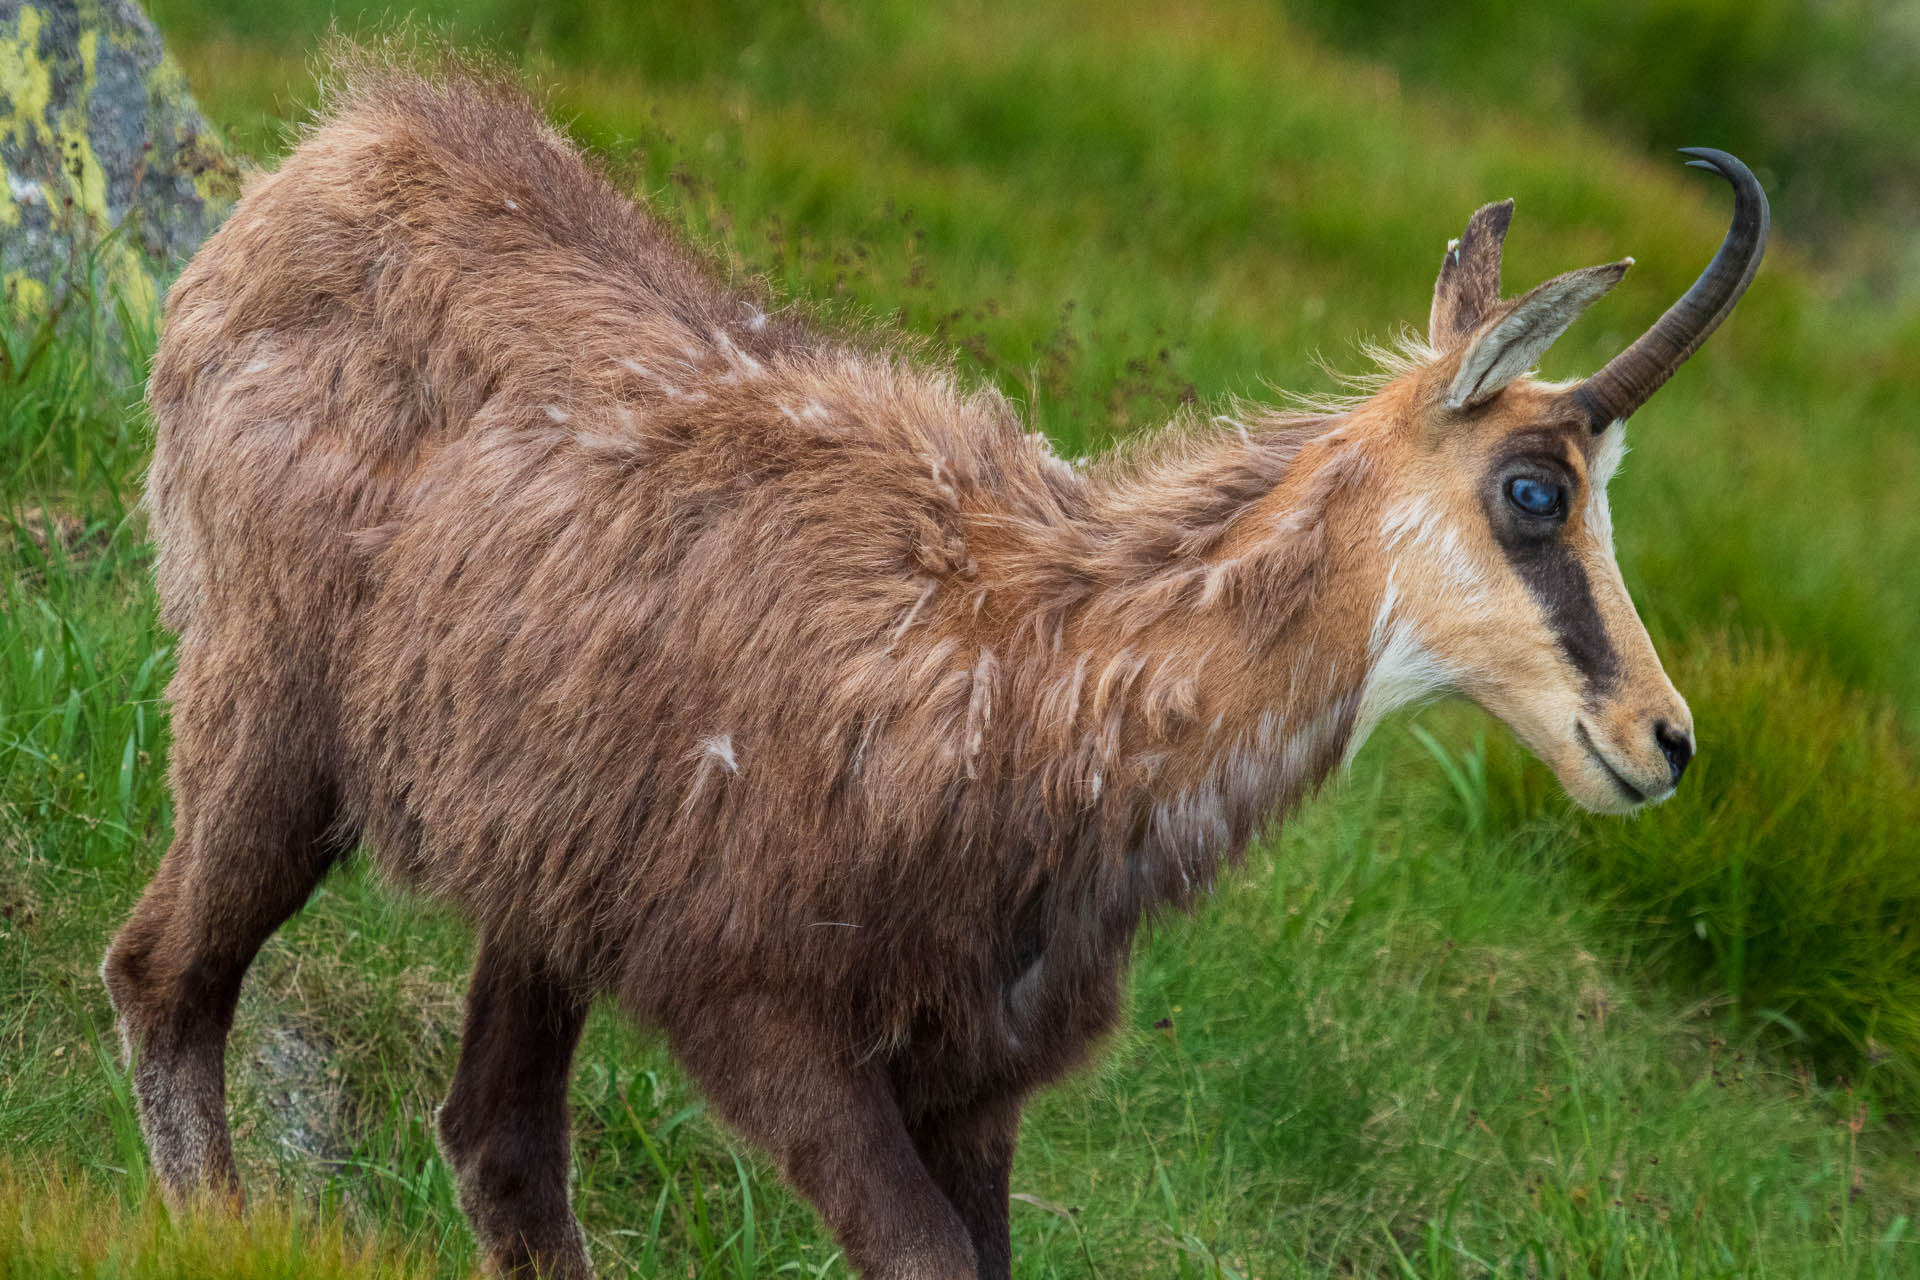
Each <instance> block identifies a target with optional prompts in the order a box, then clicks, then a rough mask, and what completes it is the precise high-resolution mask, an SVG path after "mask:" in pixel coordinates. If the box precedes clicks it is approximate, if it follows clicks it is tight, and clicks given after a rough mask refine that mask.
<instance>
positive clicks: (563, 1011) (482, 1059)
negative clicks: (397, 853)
mask: <svg viewBox="0 0 1920 1280" xmlns="http://www.w3.org/2000/svg"><path fill="white" fill-rule="evenodd" d="M590 1004H591V999H590V997H588V996H587V995H586V994H585V993H583V992H581V991H579V990H578V989H576V988H574V987H571V986H569V985H568V984H566V983H564V982H561V981H558V980H557V979H556V978H555V977H554V976H553V975H551V974H550V973H547V972H545V971H544V970H543V969H542V967H541V966H540V965H539V964H538V963H537V962H533V961H528V960H526V959H524V958H522V957H520V956H518V955H517V954H515V953H514V952H513V951H511V950H509V949H507V948H505V947H502V946H499V945H497V944H495V943H491V942H484V941H483V942H482V943H481V946H480V958H479V960H478V961H477V962H476V964H475V965H474V971H473V982H472V985H471V986H469V987H468V989H467V1025H466V1030H465V1032H464V1033H463V1034H462V1036H461V1040H460V1065H459V1067H458V1068H457V1069H456V1070H455V1071H454V1076H453V1090H452V1092H451V1093H449V1094H448V1095H447V1103H446V1105H445V1106H444V1107H442V1108H441V1109H440V1122H439V1128H440V1148H441V1150H442V1151H444V1152H445V1153H446V1156H447V1161H448V1163H450V1164H451V1165H452V1166H453V1168H454V1174H455V1178H456V1180H457V1182H458V1185H459V1189H460V1207H461V1208H462V1209H464V1210H465V1211H466V1214H467V1218H468V1220H469V1221H471V1222H472V1223H473V1230H474V1234H475V1235H477V1236H479V1238H480V1244H481V1247H482V1248H483V1249H484V1250H485V1251H486V1256H487V1268H488V1270H489V1271H491V1272H494V1273H496V1274H499V1275H503V1276H535V1275H538V1276H540V1277H542V1278H543V1280H559V1278H561V1277H564V1278H565V1280H574V1278H575V1277H587V1276H590V1275H592V1274H593V1273H592V1270H591V1269H590V1268H589V1267H588V1265H587V1248H586V1238H585V1237H584V1236H583V1235H582V1234H581V1231H580V1223H579V1221H578V1220H577V1219H575V1217H574V1216H573V1203H572V1196H571V1192H570V1187H569V1181H570V1175H571V1172H572V1152H573V1147H572V1141H571V1138H570V1136H569V1124H568V1112H567V1079H568V1077H569V1076H570V1075H571V1073H572V1069H573V1050H574V1046H575V1045H577V1044H578V1043H579V1042H580V1030H581V1028H582V1027H583V1026H584V1025H585V1024H586V1020H587V1009H588V1007H589V1005H590Z"/></svg>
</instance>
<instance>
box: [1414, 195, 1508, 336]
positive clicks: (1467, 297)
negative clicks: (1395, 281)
mask: <svg viewBox="0 0 1920 1280" xmlns="http://www.w3.org/2000/svg"><path fill="white" fill-rule="evenodd" d="M1512 221H1513V201H1511V200H1502V201H1500V202H1499V203H1498V204H1489V205H1482V206H1481V208H1480V210H1479V211H1478V212H1476V213H1475V214H1474V215H1473V217H1471V218H1469V219H1468V220H1467V229H1466V230H1465V231H1463V232H1461V233H1460V238H1459V239H1458V240H1454V241H1452V242H1450V243H1449V244H1448V245H1447V256H1446V257H1444V258H1442V259H1440V276H1439V278H1438V279H1436V280H1435V281H1434V282H1433V310H1432V312H1431V313H1429V315H1428V316H1427V344H1428V345H1429V346H1431V347H1432V348H1433V349H1434V350H1435V351H1451V350H1453V349H1454V348H1455V347H1457V346H1459V345H1460V344H1461V343H1462V342H1464V341H1466V338H1467V335H1468V334H1470V333H1472V332H1473V331H1474V330H1475V329H1477V328H1479V327H1480V322H1481V321H1482V320H1485V319H1486V318H1487V317H1488V316H1489V315H1491V314H1493V309H1494V308H1495V307H1497V306H1499V305H1500V248H1501V246H1502V245H1503V244H1505V243H1506V239H1507V224H1508V223H1510V222H1512Z"/></svg>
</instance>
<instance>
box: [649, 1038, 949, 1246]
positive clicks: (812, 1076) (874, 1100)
mask: <svg viewBox="0 0 1920 1280" xmlns="http://www.w3.org/2000/svg"><path fill="white" fill-rule="evenodd" d="M673 1042H674V1048H675V1050H676V1051H677V1052H678V1054H679V1056H680V1059H681V1061H682V1062H684V1063H685V1064H686V1066H687V1068H688V1070H689V1071H691V1072H692V1073H693V1075H694V1077H695V1079H697V1080H698V1081H699V1082H700V1085H701V1087H702V1088H703V1089H704V1090H705V1091H706V1094H707V1097H708V1099H709V1100H710V1101H711V1102H712V1103H713V1105H714V1108H715V1110H716V1111H717V1112H718V1113H719V1115H720V1116H721V1118H722V1119H724V1120H726V1122H727V1123H728V1124H730V1125H732V1126H733V1127H734V1128H735V1129H737V1130H739V1132H740V1133H741V1134H743V1135H744V1136H745V1137H747V1138H748V1139H750V1140H751V1141H753V1142H755V1143H758V1144H759V1145H760V1146H762V1147H763V1148H765V1149H766V1150H767V1151H768V1152H770V1153H771V1154H772V1155H773V1158H774V1160H775V1161H776V1162H777V1163H778V1164H779V1166H780V1170H781V1172H782V1173H783V1174H785V1175H786V1178H787V1181H788V1183H789V1184H791V1185H792V1186H793V1188H794V1189H795V1190H796V1191H798V1192H799V1193H800V1194H801V1195H803V1196H805V1197H806V1198H807V1199H808V1200H810V1201H812V1202H813V1206H814V1208H816V1209H818V1210H819V1212H820V1216H821V1218H822V1219H823V1220H824V1221H825V1222H826V1224H827V1228H828V1229H829V1230H830V1231H832V1232H833V1235H834V1238H835V1239H836V1240H838V1241H839V1243H840V1246H841V1248H842V1249H844V1250H845V1251H846V1257H847V1261H848V1262H849V1263H850V1264H851V1265H852V1266H853V1268H854V1269H855V1270H856V1271H857V1272H859V1274H860V1275H862V1276H864V1277H866V1278H867V1280H975V1277H976V1275H977V1274H978V1270H977V1267H976V1265H975V1261H974V1253H973V1245H972V1242H971V1241H970V1240H969V1238H968V1236H967V1230H966V1226H965V1224H964V1223H962V1221H961V1220H960V1216H959V1214H957V1213H955V1212H954V1208H953V1206H952V1205H951V1204H949V1203H948V1202H947V1198H946V1196H945V1195H944V1194H942V1193H941V1191H940V1188H939V1187H938V1186H936V1185H935V1184H934V1180H933V1178H932V1177H931V1176H930V1175H929V1174H928V1172H927V1167H926V1165H924V1164H923V1163H921V1160H920V1155H919V1153H918V1152H917V1151H915V1150H914V1146H913V1141H912V1139H911V1138H909V1137H908V1136H907V1128H906V1124H905V1123H904V1122H903V1121H902V1119H901V1116H900V1107H899V1104H898V1102H897V1101H896V1100H895V1098H894V1093H893V1088H892V1085H891V1084H890V1083H889V1081H888V1079H887V1074H886V1070H885V1068H884V1067H883V1066H882V1065H881V1064H879V1063H877V1062H867V1063H857V1062H853V1061H850V1060H849V1059H848V1058H847V1057H846V1056H845V1055H844V1054H842V1053H840V1052H837V1051H836V1050H835V1049H834V1048H833V1047H831V1045H830V1043H829V1042H828V1040H827V1039H826V1038H825V1037H824V1036H822V1035H820V1034H819V1033H818V1031H817V1030H816V1029H815V1028H814V1027H812V1026H810V1025H807V1024H805V1023H804V1022H803V1021H801V1020H799V1019H796V1018H794V1017H792V1016H791V1015H789V1014H786V1013H784V1012H783V1011H781V1010H779V1009H776V1008H772V1007H769V1006H766V1005H753V1006H752V1007H745V1006H741V1005H736V1006H732V1007H728V1008H723V1009H712V1008H709V1009H703V1010H702V1011H701V1013H700V1023H699V1025H698V1026H696V1027H693V1028H675V1029H674V1037H673Z"/></svg>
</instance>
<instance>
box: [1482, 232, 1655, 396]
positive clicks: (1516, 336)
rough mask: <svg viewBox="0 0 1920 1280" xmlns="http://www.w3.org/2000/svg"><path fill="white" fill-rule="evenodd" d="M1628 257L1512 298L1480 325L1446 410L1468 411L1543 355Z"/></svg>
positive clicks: (1613, 280)
mask: <svg viewBox="0 0 1920 1280" xmlns="http://www.w3.org/2000/svg"><path fill="white" fill-rule="evenodd" d="M1632 265H1633V259H1632V258H1624V259H1622V260H1621V261H1619V262H1609V263H1607V264H1606V265H1605V266H1603V267H1585V268H1583V269H1581V270H1579V271H1569V272H1567V274H1565V275H1563V276H1555V277H1554V278H1553V279H1551V280H1549V281H1547V282H1546V283H1545V284H1543V285H1541V286H1539V287H1538V288H1536V289H1534V290H1532V291H1531V292H1528V293H1524V294H1522V295H1521V296H1520V297H1518V298H1515V299H1514V300H1513V301H1512V302H1510V303H1508V304H1507V305H1506V306H1505V307H1503V308H1501V309H1500V311H1499V312H1497V313H1496V314H1495V316H1494V318H1493V319H1491V320H1489V321H1487V322H1486V323H1485V324H1483V325H1482V326H1481V329H1480V331H1479V332H1478V333H1476V334H1475V335H1474V336H1473V339H1472V340H1471V341H1470V342H1469V343H1468V345H1467V353H1466V355H1464V356H1462V357H1461V359H1460V372H1459V373H1458V374H1456V375H1455V376H1454V379H1453V385H1451V386H1450V387H1448V388H1447V408H1449V409H1468V408H1472V407H1473V406H1474V405H1477V404H1482V403H1484V402H1486V401H1488V400H1491V399H1492V398H1493V397H1494V396H1495V395H1497V394H1499V392H1500V389H1501V388H1502V387H1504V386H1506V385H1507V384H1508V383H1509V382H1512V381H1513V380H1514V379H1515V378H1517V377H1519V376H1520V375H1521V374H1523V373H1525V372H1526V371H1527V370H1529V369H1531V368H1533V366H1534V365H1535V364H1536V363H1537V362H1538V361H1539V359H1540V357H1541V356H1543V355H1545V354H1546V350H1547V348H1548V347H1550V346H1552V345H1553V344H1554V342H1555V341H1556V340H1557V339H1558V338H1559V337H1560V335H1561V334H1563V333H1565V332H1566V331H1567V326H1569V325H1571V324H1572V323H1573V322H1574V321H1575V320H1578V319H1579V318H1580V313H1581V312H1582V311H1585V310H1586V309H1587V308H1588V307H1590V306H1592V305H1593V304H1594V302H1595V301H1597V300H1598V299H1599V298H1600V296H1601V295H1602V294H1604V293H1606V292H1607V290H1609V289H1611V288H1613V286H1615V285H1616V284H1619V283H1620V277H1622V276H1624V275H1626V274H1627V268H1628V267H1630V266H1632Z"/></svg>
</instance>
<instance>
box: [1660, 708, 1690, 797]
mask: <svg viewBox="0 0 1920 1280" xmlns="http://www.w3.org/2000/svg"><path fill="white" fill-rule="evenodd" d="M1653 736H1654V740H1655V741H1657V742H1658V743H1659V744H1660V751H1661V753H1662V754H1663V755H1665V756H1666V757H1667V768H1668V769H1669V770H1671V771H1672V773H1673V785H1674V786H1676V787H1677V786H1679V785H1680V775H1681V774H1683V773H1685V772H1686V771H1687V761H1689V760H1691V759H1693V738H1692V737H1691V736H1690V735H1689V734H1688V733H1687V731H1686V730H1685V729H1676V728H1674V727H1673V726H1672V725H1670V724H1668V723H1667V722H1666V721H1665V720H1656V721H1654V722H1653Z"/></svg>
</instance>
